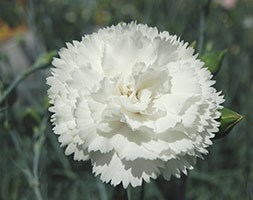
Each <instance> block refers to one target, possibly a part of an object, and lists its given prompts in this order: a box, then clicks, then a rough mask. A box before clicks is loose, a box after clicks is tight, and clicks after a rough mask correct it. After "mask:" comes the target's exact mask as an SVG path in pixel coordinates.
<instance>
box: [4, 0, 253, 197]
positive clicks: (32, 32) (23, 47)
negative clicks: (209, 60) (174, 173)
mask: <svg viewBox="0 0 253 200" xmlns="http://www.w3.org/2000/svg"><path fill="white" fill-rule="evenodd" d="M209 3H210V4H209ZM132 20H134V21H137V22H138V23H146V24H148V25H150V26H157V27H158V29H159V30H161V31H163V30H167V31H169V32H170V33H171V34H177V35H179V36H180V37H181V38H182V39H183V40H184V41H187V42H189V43H191V42H193V41H197V48H198V50H201V53H205V52H208V51H217V50H223V49H227V50H228V52H227V55H226V57H225V59H224V62H223V65H222V68H221V71H220V73H219V74H218V75H217V76H216V77H215V79H216V80H217V84H216V87H217V88H218V89H219V90H222V91H223V94H224V95H225V98H226V102H225V106H226V107H229V108H232V109H233V110H235V111H237V112H239V113H240V114H242V115H244V116H245V119H244V120H243V121H242V122H241V123H239V125H238V126H236V127H235V128H234V129H233V131H232V132H231V133H230V134H229V135H228V136H227V137H225V138H222V139H219V140H214V145H212V146H211V147H210V148H209V151H210V153H209V155H208V156H205V160H198V162H197V165H196V166H195V169H194V170H192V171H190V172H189V176H188V177H187V178H186V177H183V178H182V179H179V180H178V179H176V178H172V180H171V181H169V182H167V181H164V180H163V179H162V178H159V179H158V180H156V181H152V182H151V183H150V184H145V194H144V199H159V200H160V199H171V200H181V199H190V200H209V199H212V200H218V199H225V200H226V199H229V200H230V199H236V200H238V199H253V161H252V158H253V148H252V147H253V134H252V129H253V1H252V0H213V1H207V0H206V1H205V0H202V1H199V0H191V1H186V0H128V1H127V0H111V1H109V0H103V1H102V0H44V1H41V0H16V1H14V0H3V1H0V95H1V94H2V92H3V91H4V90H5V89H6V88H7V87H8V86H9V85H10V83H11V82H12V81H13V80H14V78H15V77H16V76H17V75H19V74H20V73H21V72H22V71H24V70H26V69H27V68H28V67H29V66H31V65H32V64H33V63H34V62H35V60H36V59H37V58H38V56H39V55H41V54H43V53H45V52H48V51H50V50H58V49H59V48H61V47H63V46H64V45H65V42H69V41H72V40H74V39H75V40H80V39H81V37H82V36H83V35H84V34H87V33H91V32H93V31H96V30H97V29H98V28H100V27H103V26H108V25H112V24H117V23H119V22H123V21H124V22H130V21H132ZM202 36H203V37H202ZM202 39H203V40H202ZM201 41H203V43H202V44H203V45H201V44H200V43H201ZM48 74H49V69H45V70H43V71H39V72H36V73H34V74H32V75H31V76H30V77H29V78H27V79H26V80H25V81H23V82H22V83H21V84H20V85H19V86H18V87H17V88H16V89H15V90H14V91H13V92H12V93H11V95H10V96H9V97H8V99H7V100H6V101H5V102H4V103H2V104H1V105H0V122H1V123H0V200H16V199H17V200H26V199H27V200H33V199H36V198H38V194H37V197H36V195H35V194H36V192H39V193H41V196H42V198H41V199H44V200H47V199H55V200H58V199H62V200H65V199H71V200H79V199H80V200H81V199H82V200H83V199H87V200H89V199H92V200H93V199H101V200H106V199H124V195H125V194H124V191H123V190H122V188H121V187H116V188H113V187H112V186H110V185H105V184H102V183H101V182H100V181H99V179H98V178H95V177H94V176H93V174H91V168H90V163H89V162H75V161H73V160H72V156H68V157H66V156H65V155H64V153H63V152H64V149H61V148H60V146H59V143H58V142H57V137H56V136H55V135H54V134H53V133H52V131H51V128H52V127H51V125H50V123H49V120H48V115H49V113H47V108H48V103H47V95H46V90H47V86H46V85H45V77H46V76H47V75H48ZM133 194H134V198H133V199H138V198H139V196H140V195H141V189H140V188H137V189H135V190H134V191H133Z"/></svg>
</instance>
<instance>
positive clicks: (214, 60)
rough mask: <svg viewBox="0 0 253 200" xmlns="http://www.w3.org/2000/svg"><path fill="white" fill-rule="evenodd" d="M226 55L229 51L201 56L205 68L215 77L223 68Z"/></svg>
mask: <svg viewBox="0 0 253 200" xmlns="http://www.w3.org/2000/svg"><path fill="white" fill-rule="evenodd" d="M226 53H227V50H222V51H216V52H208V53H205V54H204V55H202V56H200V60H202V61H203V62H204V63H205V65H204V66H205V67H206V68H207V69H208V70H210V72H211V73H212V74H213V75H214V76H215V75H216V74H217V73H218V72H219V70H220V68H221V65H222V61H223V58H224V57H225V55H226Z"/></svg>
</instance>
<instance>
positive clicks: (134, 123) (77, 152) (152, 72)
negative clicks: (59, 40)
mask: <svg viewBox="0 0 253 200" xmlns="http://www.w3.org/2000/svg"><path fill="white" fill-rule="evenodd" d="M187 45H188V44H187V43H184V42H182V41H180V39H179V38H178V37H177V36H171V35H170V34H169V33H168V32H166V31H164V32H158V30H157V29H156V28H151V27H148V26H147V25H142V24H136V23H130V24H125V23H124V24H118V25H117V26H111V27H108V28H104V29H100V30H99V31H98V32H97V33H93V34H91V35H86V36H85V37H84V38H82V41H81V42H77V41H73V44H70V43H67V48H63V49H61V50H60V52H59V55H60V58H54V60H53V65H54V66H55V68H52V70H51V71H52V76H50V77H48V78H47V84H48V85H50V89H49V90H48V95H49V98H50V103H51V104H52V106H51V107H50V111H51V112H53V113H54V114H53V115H52V122H53V125H54V129H53V130H54V132H55V134H57V135H59V138H58V139H59V142H60V143H61V146H67V147H66V151H65V153H66V155H70V154H74V159H75V160H79V161H80V160H88V159H91V163H92V167H93V172H94V173H95V175H100V178H101V180H102V181H103V182H106V183H108V182H110V183H111V184H112V185H114V186H116V185H118V184H120V183H122V184H123V186H124V188H126V187H127V186H128V185H129V184H131V185H132V186H133V187H135V186H139V185H141V184H142V182H143V180H144V181H146V182H149V181H150V179H151V178H153V179H156V178H157V176H158V175H160V174H161V175H162V176H163V177H164V178H165V179H167V180H169V179H170V177H171V175H174V176H176V177H180V176H181V172H183V173H184V174H187V169H192V168H193V165H194V164H195V162H196V158H197V157H202V156H201V154H207V153H208V151H207V149H206V148H207V147H208V146H209V145H211V144H212V141H211V138H213V137H214V133H216V132H218V127H219V125H220V123H219V122H217V121H216V120H217V119H218V118H219V117H220V112H219V110H220V109H221V108H222V106H221V105H220V104H221V103H222V102H223V101H224V99H223V96H221V95H220V94H221V93H220V92H217V91H216V90H215V88H214V87H212V85H213V84H214V83H215V81H213V80H211V78H212V75H211V73H210V72H209V71H208V70H207V69H206V68H204V67H203V64H204V63H203V62H201V61H200V60H198V59H196V57H197V56H196V55H193V52H194V50H193V49H192V48H191V47H187Z"/></svg>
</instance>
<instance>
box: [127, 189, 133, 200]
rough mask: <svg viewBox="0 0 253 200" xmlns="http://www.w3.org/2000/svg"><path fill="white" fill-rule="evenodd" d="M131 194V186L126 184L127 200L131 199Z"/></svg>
mask: <svg viewBox="0 0 253 200" xmlns="http://www.w3.org/2000/svg"><path fill="white" fill-rule="evenodd" d="M131 194H132V191H131V187H130V186H128V187H127V199H128V200H131Z"/></svg>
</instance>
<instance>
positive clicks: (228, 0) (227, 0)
mask: <svg viewBox="0 0 253 200" xmlns="http://www.w3.org/2000/svg"><path fill="white" fill-rule="evenodd" d="M215 2H216V3H217V4H220V5H221V6H222V7H223V8H225V9H228V10H229V9H232V8H233V7H235V5H236V3H237V0H215Z"/></svg>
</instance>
